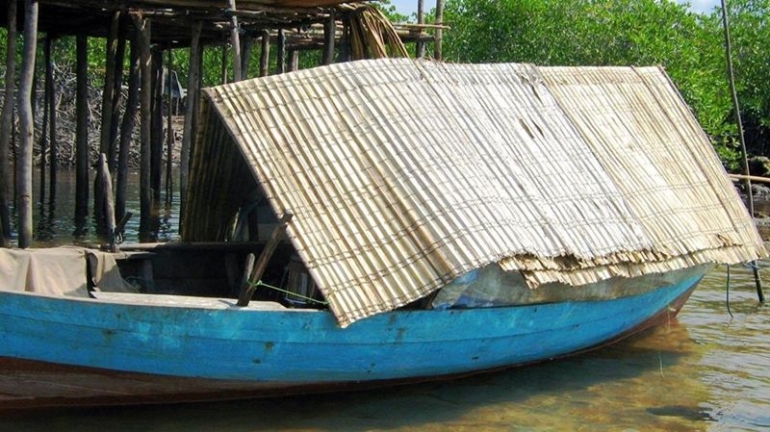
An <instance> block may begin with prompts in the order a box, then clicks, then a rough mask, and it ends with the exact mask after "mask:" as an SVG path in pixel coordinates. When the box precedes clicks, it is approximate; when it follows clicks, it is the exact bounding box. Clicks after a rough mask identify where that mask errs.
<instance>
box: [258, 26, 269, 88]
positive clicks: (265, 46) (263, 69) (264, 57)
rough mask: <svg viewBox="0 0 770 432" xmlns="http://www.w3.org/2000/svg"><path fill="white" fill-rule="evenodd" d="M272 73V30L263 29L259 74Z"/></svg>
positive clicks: (263, 75)
mask: <svg viewBox="0 0 770 432" xmlns="http://www.w3.org/2000/svg"><path fill="white" fill-rule="evenodd" d="M268 75H270V32H268V31H267V30H262V53H261V54H260V56H259V76H261V77H266V76H268Z"/></svg>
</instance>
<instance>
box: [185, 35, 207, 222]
mask: <svg viewBox="0 0 770 432" xmlns="http://www.w3.org/2000/svg"><path fill="white" fill-rule="evenodd" d="M202 27H203V24H202V23H201V22H200V21H196V22H195V23H193V26H192V35H191V39H190V66H189V71H188V75H187V106H186V107H185V116H184V134H183V136H182V150H181V155H180V159H181V160H180V165H181V166H180V170H179V183H180V188H181V189H180V193H179V197H180V203H181V206H180V211H179V220H180V221H181V220H182V217H183V214H184V208H185V205H186V200H187V186H188V181H189V173H190V147H191V145H192V140H193V137H194V136H195V131H196V128H195V112H196V109H197V103H198V89H199V86H200V70H201V43H200V40H201V30H202Z"/></svg>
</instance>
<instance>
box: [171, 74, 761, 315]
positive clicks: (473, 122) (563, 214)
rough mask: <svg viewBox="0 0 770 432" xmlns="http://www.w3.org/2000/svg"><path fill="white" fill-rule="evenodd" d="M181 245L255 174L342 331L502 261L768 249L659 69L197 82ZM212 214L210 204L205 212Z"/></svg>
mask: <svg viewBox="0 0 770 432" xmlns="http://www.w3.org/2000/svg"><path fill="white" fill-rule="evenodd" d="M204 94H205V95H204V98H203V104H202V112H201V116H200V119H201V128H200V130H199V132H198V134H199V135H198V139H197V143H196V146H195V148H194V160H195V163H194V166H193V168H192V173H191V179H190V193H191V194H194V195H196V196H198V197H199V199H190V201H189V203H188V206H187V207H186V208H185V211H184V213H185V214H186V215H195V216H194V217H193V218H188V219H187V221H185V222H184V226H183V238H184V239H185V240H191V241H192V240H221V236H222V233H223V231H222V226H223V225H226V224H227V222H228V221H229V220H230V219H228V218H232V215H233V214H234V212H235V211H236V210H237V206H238V205H239V203H230V204H229V205H228V204H223V205H218V204H217V205H214V204H212V202H213V201H211V200H212V199H214V198H216V197H217V196H218V195H219V196H221V195H225V196H227V195H230V196H232V194H236V193H241V194H243V193H244V191H243V190H241V189H243V188H245V187H246V186H244V181H243V180H242V178H241V179H238V176H240V175H245V174H251V175H253V177H254V178H255V179H257V180H258V182H259V184H260V185H261V187H262V189H263V191H264V193H265V194H266V196H267V199H268V200H269V202H270V204H271V206H272V207H273V209H274V210H275V212H276V213H277V214H278V215H280V214H282V213H284V212H291V213H293V215H294V219H293V220H292V222H291V224H290V225H289V228H288V231H287V234H288V236H289V238H290V239H291V241H292V243H293V244H294V246H295V248H296V250H297V252H298V254H299V255H300V256H301V258H302V259H303V261H304V262H305V264H306V266H307V267H308V270H309V272H310V273H311V275H312V276H313V278H314V280H315V281H316V283H317V284H318V286H319V288H320V289H321V290H322V291H323V293H324V295H325V296H326V299H327V300H328V301H329V304H330V307H331V309H332V311H333V312H334V313H335V315H336V317H337V319H338V320H339V322H340V324H341V325H343V326H345V325H348V324H350V323H352V322H354V321H356V320H358V319H361V318H364V317H367V316H370V315H373V314H376V313H379V312H383V311H387V310H391V309H393V308H396V307H399V306H402V305H405V304H407V303H409V302H411V301H414V300H416V299H419V298H421V297H423V296H425V295H427V294H429V293H431V292H432V291H434V290H436V289H438V288H440V287H442V286H443V285H445V284H446V283H448V282H451V281H452V280H453V279H455V278H456V277H458V276H460V275H462V274H464V273H465V272H467V271H470V270H472V269H475V268H479V267H483V266H486V265H490V264H494V263H498V264H499V265H500V266H501V267H502V268H504V269H505V270H509V271H519V272H521V274H522V275H523V276H524V278H525V280H526V281H527V283H528V284H529V285H530V286H531V287H532V288H536V287H537V286H538V285H540V284H544V283H548V282H553V281H561V282H564V283H567V284H570V285H582V284H585V283H589V282H593V281H598V280H603V279H606V278H609V277H612V276H616V275H625V276H630V275H639V274H646V273H660V272H665V271H668V270H673V269H678V268H685V267H689V266H692V265H696V264H701V263H707V262H716V263H730V264H732V263H737V262H741V261H749V260H753V259H756V258H759V257H763V256H766V254H767V252H766V251H765V249H764V246H763V243H762V240H761V238H760V237H759V235H758V233H757V231H756V228H755V227H754V224H753V221H752V219H751V218H750V217H749V215H748V214H747V211H746V209H745V207H744V206H743V204H742V202H741V200H740V198H739V196H738V195H737V193H736V191H735V190H734V188H733V186H732V184H731V182H730V181H729V179H728V178H727V176H726V175H725V172H724V169H723V168H722V165H721V163H720V161H719V159H718V158H717V156H716V154H715V153H714V150H713V148H712V146H711V144H710V142H709V139H708V137H707V136H706V135H705V134H704V132H703V130H702V129H701V128H700V126H699V125H698V124H697V122H696V120H695V118H694V117H693V115H692V113H691V112H690V110H689V109H688V107H687V106H686V104H685V103H684V102H683V100H682V99H681V97H680V95H679V93H678V92H677V90H676V89H675V88H674V86H673V85H672V83H671V82H670V81H669V79H668V77H667V76H666V74H665V72H664V71H663V70H662V69H660V68H657V67H646V68H632V67H625V68H595V67H591V68H580V67H578V68H543V67H536V66H533V65H527V64H486V65H459V64H442V63H433V62H424V61H413V60H408V59H382V60H368V61H359V62H351V63H342V64H335V65H331V66H328V67H321V68H315V69H307V70H303V71H299V72H294V73H289V74H285V75H278V76H272V77H267V78H262V79H255V80H249V81H243V82H240V83H235V84H231V85H226V86H220V87H214V88H210V89H207V90H205V92H204ZM217 202H221V201H217Z"/></svg>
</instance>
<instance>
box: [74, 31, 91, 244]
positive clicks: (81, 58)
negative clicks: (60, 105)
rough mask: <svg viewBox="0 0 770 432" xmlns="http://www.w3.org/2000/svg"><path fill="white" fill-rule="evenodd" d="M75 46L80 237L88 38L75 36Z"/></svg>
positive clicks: (85, 155)
mask: <svg viewBox="0 0 770 432" xmlns="http://www.w3.org/2000/svg"><path fill="white" fill-rule="evenodd" d="M76 45H77V47H76V48H75V50H76V52H77V54H76V57H77V60H76V62H77V66H76V75H77V91H76V102H75V106H76V107H75V117H76V123H75V226H76V228H75V231H76V232H75V235H76V236H80V235H82V234H83V230H84V229H85V224H86V217H87V216H88V38H87V37H86V36H85V35H83V34H80V35H77V36H76Z"/></svg>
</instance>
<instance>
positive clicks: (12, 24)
mask: <svg viewBox="0 0 770 432" xmlns="http://www.w3.org/2000/svg"><path fill="white" fill-rule="evenodd" d="M17 5H18V3H17V1H16V0H10V1H8V2H7V6H8V11H7V15H6V16H7V17H15V16H16V11H17ZM7 22H8V24H7V26H8V33H7V35H8V36H7V38H8V39H7V47H6V49H7V53H6V58H5V96H4V98H3V100H4V102H3V113H2V117H0V118H1V119H2V120H1V121H0V247H5V246H7V245H8V240H7V239H8V238H9V237H10V235H11V213H10V209H9V205H8V200H9V199H8V197H9V195H10V185H11V164H10V162H9V161H8V152H9V150H10V148H11V130H12V129H13V105H14V103H13V100H14V85H15V83H16V19H14V18H9V19H7Z"/></svg>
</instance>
